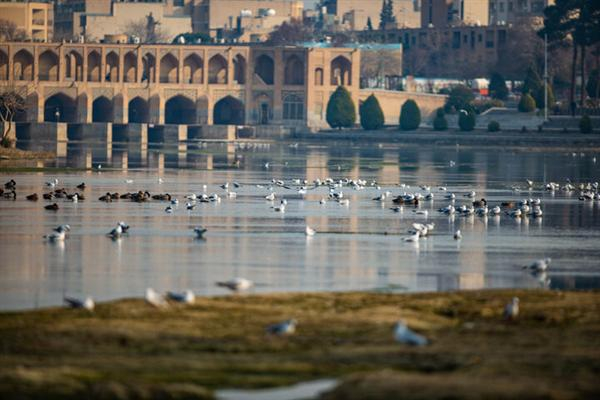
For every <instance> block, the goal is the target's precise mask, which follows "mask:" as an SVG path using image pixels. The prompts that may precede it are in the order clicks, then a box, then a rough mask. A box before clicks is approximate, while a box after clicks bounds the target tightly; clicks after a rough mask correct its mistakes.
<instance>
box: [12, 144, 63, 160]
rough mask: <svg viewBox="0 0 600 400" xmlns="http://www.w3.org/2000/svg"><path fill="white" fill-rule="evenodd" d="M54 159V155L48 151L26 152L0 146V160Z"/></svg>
mask: <svg viewBox="0 0 600 400" xmlns="http://www.w3.org/2000/svg"><path fill="white" fill-rule="evenodd" d="M55 157H56V154H54V153H51V152H49V151H27V150H21V149H17V148H13V147H2V146H0V160H50V159H53V158H55Z"/></svg>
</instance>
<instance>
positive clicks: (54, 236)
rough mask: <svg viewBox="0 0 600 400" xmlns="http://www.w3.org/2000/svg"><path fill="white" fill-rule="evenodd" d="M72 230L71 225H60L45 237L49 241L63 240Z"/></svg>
mask: <svg viewBox="0 0 600 400" xmlns="http://www.w3.org/2000/svg"><path fill="white" fill-rule="evenodd" d="M70 230H71V227H70V226H69V225H60V226H58V227H56V228H55V229H54V230H53V231H52V232H50V233H49V234H47V235H44V239H46V240H48V241H49V242H62V241H63V240H65V238H66V237H67V232H68V231H70Z"/></svg>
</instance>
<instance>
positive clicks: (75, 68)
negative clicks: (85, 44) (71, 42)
mask: <svg viewBox="0 0 600 400" xmlns="http://www.w3.org/2000/svg"><path fill="white" fill-rule="evenodd" d="M65 78H66V79H68V80H71V81H79V82H81V81H83V57H82V56H81V54H79V53H78V52H76V51H75V50H72V51H70V52H68V53H67V54H66V55H65Z"/></svg>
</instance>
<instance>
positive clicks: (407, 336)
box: [394, 320, 429, 346]
mask: <svg viewBox="0 0 600 400" xmlns="http://www.w3.org/2000/svg"><path fill="white" fill-rule="evenodd" d="M394 339H396V341H397V342H400V343H404V344H408V345H411V346H426V345H427V344H429V340H427V338H426V337H425V336H422V335H419V334H418V333H416V332H414V331H412V330H411V329H410V328H409V327H408V326H407V325H406V322H404V321H403V320H400V321H398V322H397V323H396V326H395V327H394Z"/></svg>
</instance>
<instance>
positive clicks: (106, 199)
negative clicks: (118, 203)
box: [98, 192, 112, 203]
mask: <svg viewBox="0 0 600 400" xmlns="http://www.w3.org/2000/svg"><path fill="white" fill-rule="evenodd" d="M98 200H100V201H104V202H106V203H111V202H112V196H111V194H110V193H108V192H107V193H106V194H105V195H104V196H100V197H99V198H98Z"/></svg>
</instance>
